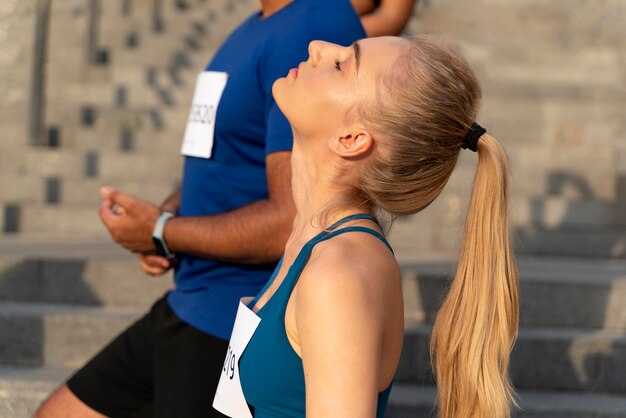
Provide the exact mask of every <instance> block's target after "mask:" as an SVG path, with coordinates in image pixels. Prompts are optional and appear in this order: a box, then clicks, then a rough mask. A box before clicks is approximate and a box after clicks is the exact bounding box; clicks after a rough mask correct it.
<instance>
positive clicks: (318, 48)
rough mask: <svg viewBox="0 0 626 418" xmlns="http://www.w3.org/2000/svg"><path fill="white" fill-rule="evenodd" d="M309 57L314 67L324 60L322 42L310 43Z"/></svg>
mask: <svg viewBox="0 0 626 418" xmlns="http://www.w3.org/2000/svg"><path fill="white" fill-rule="evenodd" d="M309 59H310V60H311V64H312V65H313V67H317V66H318V65H319V63H320V61H321V60H322V42H321V41H311V42H310V43H309Z"/></svg>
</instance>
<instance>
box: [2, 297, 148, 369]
mask: <svg viewBox="0 0 626 418" xmlns="http://www.w3.org/2000/svg"><path fill="white" fill-rule="evenodd" d="M141 314H143V312H142V311H141V310H139V309H136V308H120V307H115V308H113V307H105V308H102V307H98V308H94V307H80V306H72V305H53V304H30V303H15V302H2V303H1V304H0V329H2V330H3V332H2V337H1V343H0V364H5V365H24V366H43V365H46V366H54V367H66V368H72V369H73V368H77V367H79V366H80V365H82V364H83V363H84V362H85V361H86V360H88V359H89V358H91V357H92V356H93V355H94V354H95V353H96V352H97V351H98V350H99V349H101V348H102V346H103V345H104V344H105V343H107V342H108V341H110V340H111V339H112V338H113V337H114V336H116V335H117V334H119V333H120V332H121V331H122V330H123V329H125V328H126V327H127V326H128V325H129V324H130V323H131V322H132V321H134V320H136V319H137V318H138V317H139V316H140V315H141Z"/></svg>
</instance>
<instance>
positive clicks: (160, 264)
mask: <svg viewBox="0 0 626 418" xmlns="http://www.w3.org/2000/svg"><path fill="white" fill-rule="evenodd" d="M139 265H140V266H141V269H142V270H143V271H145V272H146V273H147V274H149V275H151V276H160V275H162V274H165V273H167V272H168V271H169V269H170V268H172V261H171V260H168V259H167V258H165V257H161V256H160V255H156V254H141V255H140V256H139Z"/></svg>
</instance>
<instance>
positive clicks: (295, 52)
mask: <svg viewBox="0 0 626 418" xmlns="http://www.w3.org/2000/svg"><path fill="white" fill-rule="evenodd" d="M294 35H295V36H292V37H291V38H289V39H285V38H280V39H276V38H275V39H274V40H273V41H271V42H268V44H267V45H266V51H265V54H264V56H263V59H262V63H261V69H260V71H259V76H260V82H261V84H262V86H263V91H264V93H265V97H266V103H265V112H266V113H265V121H266V135H265V153H266V155H267V154H270V153H272V152H277V151H291V148H292V145H293V133H292V131H291V126H290V125H289V121H288V120H287V118H286V117H285V115H283V112H282V111H281V110H280V109H279V108H278V105H277V104H276V101H275V100H274V97H273V96H272V86H273V84H274V82H275V81H276V80H277V79H279V78H281V77H285V76H286V75H287V73H288V72H289V70H290V69H291V68H294V67H297V66H298V64H300V63H301V62H302V61H306V59H307V57H308V47H309V43H308V41H307V39H306V38H307V37H306V36H305V35H306V32H305V31H302V32H301V33H300V34H294Z"/></svg>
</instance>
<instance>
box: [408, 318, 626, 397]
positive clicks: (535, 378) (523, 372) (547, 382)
mask: <svg viewBox="0 0 626 418" xmlns="http://www.w3.org/2000/svg"><path fill="white" fill-rule="evenodd" d="M429 335H430V326H409V327H407V329H406V332H405V341H404V348H403V353H402V359H401V361H400V366H399V370H398V374H397V379H398V381H400V382H404V383H416V384H431V383H432V382H433V378H432V373H431V370H430V363H429V359H428V340H429ZM625 363H626V333H625V332H615V331H606V330H600V331H587V330H580V329H570V330H567V329H558V328H523V329H521V330H520V333H519V338H518V340H517V342H516V344H515V348H514V350H513V354H512V358H511V367H510V373H511V378H512V381H513V384H514V386H515V387H516V388H519V389H531V390H556V391H559V390H570V391H595V392H611V393H622V394H626V379H624V373H623V368H624V364H625Z"/></svg>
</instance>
